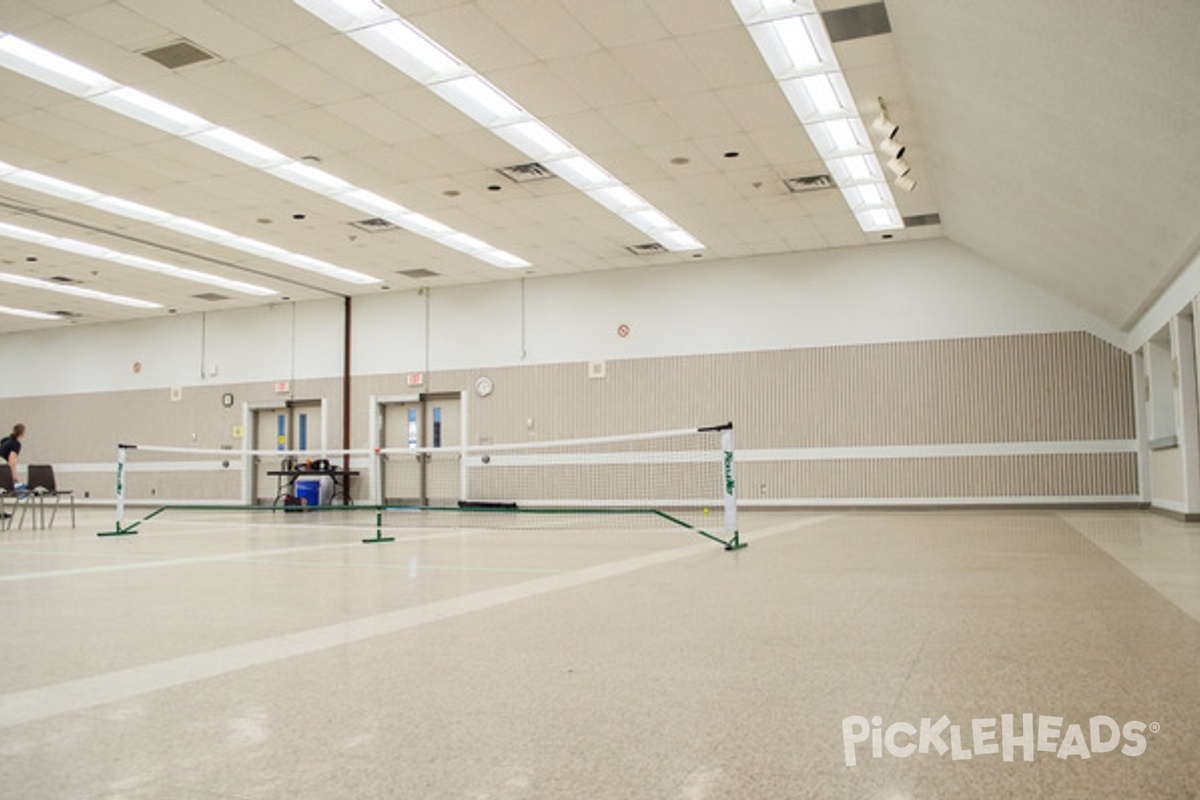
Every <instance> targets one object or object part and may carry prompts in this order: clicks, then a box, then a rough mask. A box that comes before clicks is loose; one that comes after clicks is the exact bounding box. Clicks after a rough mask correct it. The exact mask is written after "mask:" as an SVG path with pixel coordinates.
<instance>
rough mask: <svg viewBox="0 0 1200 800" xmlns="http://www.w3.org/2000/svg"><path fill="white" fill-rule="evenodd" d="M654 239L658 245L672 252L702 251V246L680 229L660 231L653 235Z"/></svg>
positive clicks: (693, 237) (697, 240) (698, 241)
mask: <svg viewBox="0 0 1200 800" xmlns="http://www.w3.org/2000/svg"><path fill="white" fill-rule="evenodd" d="M654 238H655V239H656V240H657V241H658V243H659V244H661V245H662V246H663V247H665V248H667V249H668V250H671V251H672V252H680V251H687V250H703V249H704V245H703V244H701V243H700V240H699V239H697V238H696V237H695V236H692V235H691V234H690V233H688V232H687V231H685V230H683V229H682V228H676V229H674V230H669V231H660V232H659V233H657V234H655V236H654Z"/></svg>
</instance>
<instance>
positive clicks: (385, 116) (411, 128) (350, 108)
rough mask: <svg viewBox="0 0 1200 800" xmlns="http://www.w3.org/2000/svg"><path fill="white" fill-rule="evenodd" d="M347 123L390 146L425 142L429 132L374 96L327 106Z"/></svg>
mask: <svg viewBox="0 0 1200 800" xmlns="http://www.w3.org/2000/svg"><path fill="white" fill-rule="evenodd" d="M325 107H326V108H327V109H328V110H329V112H330V113H332V114H334V115H335V116H338V117H341V118H342V119H343V120H344V121H345V122H346V123H347V124H349V125H352V126H354V127H355V128H358V129H359V130H362V131H365V132H366V133H367V134H368V135H369V136H371V137H372V138H373V139H376V140H378V141H381V142H384V143H387V144H400V143H403V142H407V141H411V140H414V139H423V138H425V137H426V136H428V133H427V132H426V131H425V130H423V129H422V128H420V127H418V126H417V125H416V124H415V123H413V122H410V121H409V120H408V119H406V118H404V117H402V116H400V115H399V114H396V113H395V112H393V111H392V110H391V109H390V108H388V107H387V106H386V105H384V104H383V103H381V102H380V101H379V100H377V99H375V98H373V97H359V98H355V99H353V100H346V101H343V102H340V103H330V104H327V105H326V106H325Z"/></svg>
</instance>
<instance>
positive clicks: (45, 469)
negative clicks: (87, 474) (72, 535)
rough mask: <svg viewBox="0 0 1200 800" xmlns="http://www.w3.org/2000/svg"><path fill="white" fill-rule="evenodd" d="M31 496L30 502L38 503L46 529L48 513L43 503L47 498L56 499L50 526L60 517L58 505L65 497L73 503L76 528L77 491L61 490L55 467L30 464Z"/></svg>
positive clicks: (72, 508)
mask: <svg viewBox="0 0 1200 800" xmlns="http://www.w3.org/2000/svg"><path fill="white" fill-rule="evenodd" d="M28 485H29V494H30V500H31V502H32V500H33V499H36V500H37V501H38V510H39V511H40V512H41V522H42V527H43V528H45V527H46V511H45V508H44V507H43V505H42V504H43V503H45V502H46V498H47V497H53V498H54V508H53V509H52V510H51V512H50V524H51V525H53V524H54V518H55V517H56V516H58V504H59V502H61V501H62V499H63V498H64V497H65V498H67V499H68V500H70V501H71V527H72V528H74V527H75V490H73V489H60V488H58V484H57V483H56V482H55V480H54V467H52V466H50V465H49V464H30V465H29V484H28Z"/></svg>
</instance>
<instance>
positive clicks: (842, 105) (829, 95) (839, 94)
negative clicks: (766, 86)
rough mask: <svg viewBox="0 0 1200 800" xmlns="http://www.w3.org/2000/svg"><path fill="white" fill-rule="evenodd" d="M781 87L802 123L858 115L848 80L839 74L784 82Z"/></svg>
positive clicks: (834, 73)
mask: <svg viewBox="0 0 1200 800" xmlns="http://www.w3.org/2000/svg"><path fill="white" fill-rule="evenodd" d="M779 85H780V87H781V88H782V89H783V93H784V95H785V96H786V97H787V99H788V102H789V103H791V104H792V110H793V111H795V112H796V116H797V117H799V118H800V121H801V122H815V121H817V120H820V119H827V118H830V117H838V116H846V115H849V114H853V113H856V112H855V110H854V98H853V97H851V95H850V87H849V86H847V85H846V79H845V78H843V77H842V76H841V75H839V74H838V73H836V72H822V73H820V74H817V75H806V76H805V77H803V78H791V79H789V80H785V81H781V82H780V84H779Z"/></svg>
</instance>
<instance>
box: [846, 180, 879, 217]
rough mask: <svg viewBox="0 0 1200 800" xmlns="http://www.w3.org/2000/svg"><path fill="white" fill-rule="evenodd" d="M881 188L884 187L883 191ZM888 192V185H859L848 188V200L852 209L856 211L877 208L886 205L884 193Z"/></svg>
mask: <svg viewBox="0 0 1200 800" xmlns="http://www.w3.org/2000/svg"><path fill="white" fill-rule="evenodd" d="M880 187H883V188H882V189H881V188H880ZM886 190H887V184H883V183H859V184H855V185H854V186H848V187H846V191H845V195H846V199H847V200H849V201H850V207H851V208H853V209H854V210H856V211H857V210H859V209H863V208H875V207H879V206H883V205H885V204H886V202H887V201H886V200H885V196H884V192H885V191H886Z"/></svg>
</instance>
